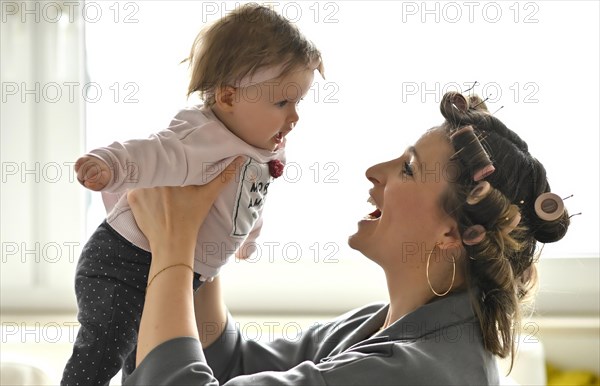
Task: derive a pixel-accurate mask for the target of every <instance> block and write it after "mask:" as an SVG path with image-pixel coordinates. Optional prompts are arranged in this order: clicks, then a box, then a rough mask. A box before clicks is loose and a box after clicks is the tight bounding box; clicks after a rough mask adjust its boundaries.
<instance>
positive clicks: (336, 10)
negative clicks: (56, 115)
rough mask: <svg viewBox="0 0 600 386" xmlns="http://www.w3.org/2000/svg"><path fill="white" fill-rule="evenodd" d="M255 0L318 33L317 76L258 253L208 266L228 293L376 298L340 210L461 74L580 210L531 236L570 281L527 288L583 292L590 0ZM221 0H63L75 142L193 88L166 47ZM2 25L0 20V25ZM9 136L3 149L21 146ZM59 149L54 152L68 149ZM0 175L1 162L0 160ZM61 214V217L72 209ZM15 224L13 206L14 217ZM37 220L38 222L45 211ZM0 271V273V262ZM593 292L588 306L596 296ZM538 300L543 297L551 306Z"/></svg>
mask: <svg viewBox="0 0 600 386" xmlns="http://www.w3.org/2000/svg"><path fill="white" fill-rule="evenodd" d="M270 4H271V5H272V6H273V7H274V8H275V10H276V11H278V12H280V13H281V14H283V15H284V16H285V17H287V18H288V19H290V20H292V21H293V22H295V23H296V24H297V25H298V27H299V28H300V29H301V31H302V32H303V33H305V34H306V35H307V36H308V37H309V38H310V39H311V40H313V41H314V42H315V43H316V45H317V46H318V47H319V49H320V50H321V52H322V53H323V56H324V62H325V67H326V79H322V78H320V77H319V76H318V75H317V76H316V77H315V83H314V85H313V87H312V89H311V91H310V92H309V94H308V95H307V97H306V98H305V99H304V101H303V102H302V103H301V121H300V123H299V124H298V126H297V128H296V129H295V130H294V132H293V133H292V134H291V135H290V136H289V137H288V138H289V142H288V147H287V149H288V152H287V155H288V160H289V164H288V166H287V167H286V171H285V174H284V176H283V177H282V178H281V179H279V180H277V181H276V183H275V184H273V186H272V190H271V192H270V193H271V194H269V203H268V205H267V206H266V208H265V226H264V228H263V232H262V236H261V239H260V240H259V246H260V248H259V251H258V254H257V255H256V256H255V257H254V258H252V259H251V261H250V262H232V263H231V264H229V265H228V266H227V267H225V268H224V272H226V273H227V275H228V277H229V280H228V281H230V283H231V286H228V288H229V287H231V288H230V292H229V293H228V295H229V296H230V297H231V302H232V303H231V304H233V305H234V306H236V307H238V308H239V309H242V308H244V304H246V305H247V306H246V308H247V309H254V310H256V309H257V308H258V309H260V308H264V309H269V307H272V309H282V308H283V309H288V310H298V309H304V308H311V309H312V310H314V311H315V312H319V311H331V310H332V309H336V310H337V309H343V308H347V307H350V306H352V305H358V304H360V303H363V302H366V301H370V300H375V299H380V298H384V297H385V296H386V288H382V285H381V283H382V280H383V277H381V273H380V271H379V269H378V268H377V267H375V266H374V265H373V264H371V263H370V262H367V261H366V259H365V258H364V257H362V256H361V255H360V254H359V253H357V252H355V251H352V250H350V249H349V248H348V246H347V245H346V239H347V237H348V235H350V234H352V233H353V232H354V231H355V230H356V222H357V221H358V220H359V219H360V218H362V217H363V216H364V215H365V214H366V213H368V212H369V211H370V206H369V205H368V204H367V203H366V202H365V201H366V198H367V195H368V189H369V188H370V184H369V183H368V181H367V180H366V178H365V177H364V171H365V170H366V168H367V167H368V166H370V165H372V164H374V163H377V162H380V161H383V160H387V159H390V158H392V157H396V156H397V155H398V154H399V153H401V152H402V151H403V150H404V148H405V147H406V146H408V145H410V144H412V143H413V142H414V141H415V140H416V139H417V138H418V136H419V134H420V133H422V131H423V130H424V129H427V128H429V127H432V126H434V125H436V124H439V123H440V122H441V121H442V116H441V114H440V113H439V101H440V99H441V96H442V95H443V93H444V92H446V91H450V90H456V89H460V90H465V89H468V88H469V87H471V86H472V84H473V82H475V81H477V82H478V84H477V86H476V87H475V91H476V92H477V93H478V94H480V95H482V96H484V97H489V100H488V106H489V107H490V109H491V110H492V111H495V110H497V111H496V112H495V114H496V115H498V116H499V117H500V118H501V119H502V120H503V121H504V122H505V123H506V124H507V126H508V127H510V128H512V129H514V130H515V131H517V132H518V133H519V134H520V135H521V136H522V137H523V139H525V140H526V141H527V142H528V143H529V145H530V151H531V153H532V154H534V155H535V156H536V157H537V158H538V159H540V161H541V162H542V163H543V164H544V165H545V166H546V168H547V170H548V171H549V177H550V183H551V186H552V190H553V191H554V192H556V193H558V194H560V195H561V196H563V197H566V196H568V195H571V194H573V195H574V196H573V198H570V199H569V200H568V201H567V202H566V204H567V207H568V209H569V211H570V212H571V213H576V212H583V215H581V216H577V217H574V218H573V223H572V228H571V229H570V232H569V234H568V235H567V236H566V237H565V239H564V240H563V241H562V242H560V243H557V244H555V245H552V244H549V245H546V246H545V248H544V254H543V259H544V260H548V261H550V260H551V259H553V258H554V259H556V260H554V262H552V263H548V264H549V265H552V266H555V265H557V264H558V265H560V267H561V268H552V269H551V270H557V271H552V272H557V273H559V272H561V270H563V269H570V270H571V272H572V273H573V274H569V275H567V276H568V278H566V281H567V282H568V283H571V284H570V287H568V288H567V287H565V288H567V289H565V288H561V289H558V290H557V289H556V288H555V287H554V285H555V283H549V284H548V286H549V287H546V285H545V284H544V282H543V285H542V290H543V291H544V290H545V289H546V288H548V291H563V292H564V291H567V292H569V291H571V292H574V293H577V292H578V291H580V290H581V291H587V292H586V293H588V294H589V293H591V294H592V295H591V296H595V299H597V294H598V285H597V276H596V277H595V278H594V276H593V275H594V271H593V269H594V267H596V271H595V272H596V273H597V264H598V256H599V245H598V242H597V235H598V233H599V231H600V229H599V218H598V213H599V212H600V211H599V208H598V197H599V184H598V175H599V170H598V169H599V164H600V162H599V161H600V160H599V157H598V143H599V135H598V127H599V120H598V114H597V106H598V105H599V93H598V87H597V85H598V83H599V78H598V68H599V62H598V47H599V46H600V44H599V42H598V36H599V35H600V34H599V27H598V7H599V6H598V4H597V3H595V2H577V3H573V2H569V3H568V4H567V2H562V1H558V2H541V1H538V2H410V1H409V2H387V1H382V2H375V1H369V2H366V1H356V2H354V1H353V2H343V1H342V2H340V1H338V2H333V1H332V2H316V1H315V2H270ZM236 5H239V2H199V1H198V2H191V1H170V2H168V4H167V2H165V1H130V2H87V3H86V4H85V5H84V4H81V3H80V7H79V11H77V12H76V13H77V15H81V18H82V19H83V20H84V21H85V31H86V32H85V48H86V50H85V53H86V56H85V58H86V68H87V69H88V72H89V79H86V80H85V81H84V82H85V86H87V88H86V92H85V94H84V95H83V96H82V98H80V100H84V101H85V102H86V117H85V118H86V120H85V123H86V131H85V135H86V144H85V148H86V149H90V148H95V147H99V146H104V145H106V144H108V143H111V142H112V141H115V140H120V141H123V140H126V139H128V138H139V137H146V136H148V135H149V134H150V133H152V132H155V131H158V130H161V129H163V128H164V127H165V126H166V125H168V124H169V121H170V119H171V117H172V116H173V115H174V114H175V113H176V112H177V110H178V109H180V108H181V107H183V106H186V105H188V104H192V103H198V101H197V100H195V99H194V98H191V99H190V100H186V98H185V92H186V86H187V66H186V65H184V64H179V62H180V61H181V60H182V59H184V58H185V57H186V56H187V55H188V53H189V48H190V47H191V44H192V42H193V39H194V38H195V36H196V34H197V32H198V31H199V29H200V28H201V27H202V26H203V25H205V24H206V23H207V22H210V21H212V20H215V19H216V18H219V17H220V16H222V15H224V14H226V13H227V12H229V11H231V10H232V9H233V8H234V7H235V6H236ZM42 8H43V7H42ZM5 14H7V13H6V12H5ZM9 24H10V23H9ZM17 24H19V23H18V22H17ZM21 24H23V23H21ZM42 24H43V23H42ZM7 25H8V24H7V23H4V22H3V24H2V28H8V27H7ZM24 25H25V26H29V24H28V23H24ZM19 26H20V28H21V27H23V26H22V25H20V24H19ZM11 28H12V27H11ZM23 28H25V27H23ZM6 35H7V34H6V33H4V30H3V34H2V36H3V39H10V38H6V37H5V36H6ZM9 36H11V35H9ZM77 36H82V35H81V34H79V35H77ZM573 42H578V44H573ZM582 44H583V45H585V47H586V48H585V49H581V46H582ZM5 49H6V45H5V44H4V41H3V45H2V50H3V52H2V57H3V69H2V71H3V82H5V80H4V79H7V81H8V80H10V78H8V77H7V78H5V72H6V70H5V66H4V61H5V60H6V59H5V58H6V57H7V56H6V55H5V54H4V50H5ZM44 54H45V53H44ZM40 55H41V54H40ZM82 57H83V55H82V54H81V55H74V56H71V57H69V58H68V59H65V60H74V61H77V60H80V58H82ZM22 61H23V63H25V62H27V58H26V57H23V58H22ZM27 63H30V62H27ZM15 67H18V66H15ZM36 68H37V67H36ZM48 71H51V70H48ZM53 74H54V73H53ZM70 74H71V73H70ZM50 76H51V77H52V76H55V77H57V76H58V75H50ZM15 79H18V81H17V82H19V81H21V79H22V78H18V77H17V78H15ZM3 85H4V83H3ZM4 96H5V93H4V89H3V98H4ZM6 97H7V98H11V97H12V96H10V95H8V94H7V95H6ZM8 103H9V104H4V101H3V114H2V117H3V118H2V119H3V121H2V127H3V129H2V135H3V138H2V139H3V141H2V146H3V148H2V154H3V155H2V157H3V165H5V159H6V160H9V161H10V157H9V156H7V158H5V155H6V154H5V146H6V147H7V148H8V147H9V146H8V145H7V141H6V140H5V137H4V136H5V135H7V136H8V135H9V134H8V133H7V132H6V130H5V127H9V124H7V123H6V122H11V121H5V120H9V119H15V120H16V119H18V116H21V115H22V114H21V113H19V114H18V115H17V112H16V111H17V110H14V109H12V108H10V106H13V105H11V104H10V103H13V104H18V103H17V102H10V101H9V102H8ZM38 106H39V105H38ZM501 106H503V108H501ZM5 107H6V109H5ZM5 111H7V112H8V114H5ZM6 116H8V117H6ZM31 127H34V125H33V123H32V124H31ZM9 129H10V127H9ZM61 130H62V129H61ZM59 132H60V131H59ZM31 133H32V134H31V136H30V137H28V138H25V142H23V143H27V144H30V145H29V146H31V144H32V143H37V142H35V141H36V140H37V139H34V137H35V135H34V134H35V133H37V131H31ZM45 133H49V132H48V131H45ZM19 135H21V134H19ZM18 149H20V147H15V148H14V149H12V150H13V151H16V152H19V153H22V152H21V151H19V150H18ZM71 150H72V149H71ZM77 150H79V151H80V152H81V150H82V149H77ZM74 153H77V152H76V151H75V152H74ZM74 153H71V155H69V157H66V156H65V154H66V153H61V154H60V155H57V156H56V157H57V159H60V160H61V162H67V161H72V160H74V159H75V158H76V156H77V155H76V154H74ZM4 176H7V178H8V176H9V175H8V174H6V173H5V171H4V169H3V178H4ZM73 185H76V184H73V183H70V185H64V189H72V188H73ZM67 186H68V187H67ZM77 188H78V189H79V194H80V195H81V196H82V197H86V199H85V201H86V202H88V200H90V202H91V204H90V205H89V206H88V207H87V224H88V225H87V231H86V235H89V234H90V233H91V231H92V230H93V228H95V227H96V226H97V224H98V223H99V222H100V221H101V220H102V218H103V217H104V212H103V207H102V204H101V202H100V199H99V195H98V194H90V193H89V192H85V193H84V192H82V191H81V188H79V187H77ZM3 190H4V181H3ZM15 194H18V193H15ZM32 194H34V193H32ZM36 194H37V193H36ZM12 197H13V196H10V195H5V194H4V192H3V198H2V200H3V217H2V219H3V220H2V221H3V224H2V225H3V235H2V237H3V240H11V237H16V236H12V235H6V234H5V232H4V230H5V229H7V227H9V226H10V224H9V223H8V221H7V220H5V219H6V218H7V216H6V212H4V209H5V208H4V206H5V202H6V206H7V207H8V206H12V205H13V204H12V201H13V200H10V198H12ZM34 197H37V196H35V194H34ZM9 200H10V201H9ZM40 200H44V201H40V204H37V205H38V207H45V206H46V203H47V202H46V201H45V199H40ZM9 203H10V205H9ZM15 210H16V209H15ZM33 212H35V211H33ZM15 216H16V214H15ZM49 216H51V217H50V218H57V215H55V214H51V215H49ZM17 217H18V216H17ZM65 217H67V216H62V220H63V221H71V220H72V221H76V220H74V219H68V218H67V219H65ZM69 217H70V216H69ZM11 218H12V216H11ZM32 221H33V220H32ZM73 224H74V223H73ZM29 225H31V222H28V221H26V220H23V225H22V226H24V227H26V226H29ZM44 226H46V227H50V228H51V227H52V222H51V221H50V222H48V223H45V224H44ZM24 229H32V228H24ZM69 234H70V235H73V234H77V233H76V231H71V232H70V233H69ZM5 236H7V238H5ZM31 237H33V238H35V237H36V236H31ZM50 240H52V239H50ZM81 240H85V237H82V238H81ZM81 242H83V241H81ZM3 243H4V241H3ZM3 245H8V244H3ZM3 256H4V250H3ZM567 258H568V259H572V260H565V259H567ZM564 261H566V262H564ZM569 261H571V262H573V263H574V264H573V266H572V267H571V266H570V263H569ZM557 262H558V263H557ZM3 263H4V262H3ZM561 264H562V265H561ZM587 264H590V265H587ZM7 267H8V266H7ZM581 267H584V268H583V269H582V270H581V274H587V275H592V276H591V278H590V281H591V282H592V283H595V284H593V285H595V287H593V288H587V287H586V288H583V287H581V285H580V284H579V283H580V282H581V281H580V279H575V277H577V276H575V274H574V271H573V270H575V269H579V268H581ZM585 267H587V268H585ZM3 268H4V267H3ZM61 269H62V271H61V272H60V273H57V275H58V276H59V277H60V278H61V279H60V280H62V281H63V282H67V281H69V283H70V280H71V279H70V278H71V277H72V276H69V275H71V274H72V268H70V267H66V266H65V267H63V268H61ZM548 269H550V268H548ZM6 271H7V270H6V269H3V272H2V275H3V276H2V280H3V287H4V282H5V277H9V274H8V273H5V272H6ZM35 272H38V271H35ZM35 275H38V276H39V275H40V274H39V273H36V274H35ZM42 276H44V275H42ZM548 277H553V276H552V275H549V276H548ZM7 280H10V279H7ZM235 283H240V284H239V285H237V284H235ZM242 289H243V290H242ZM3 292H5V291H3ZM274 292H277V293H278V294H280V295H281V296H280V297H279V298H278V299H276V300H275V301H272V302H271V301H269V305H265V304H264V303H266V302H265V301H264V300H263V299H265V298H266V297H267V296H271V295H272V294H273V293H274ZM323 293H327V294H331V295H330V296H322V295H321V294H323ZM242 294H243V295H242ZM594 294H595V295H594ZM242 296H243V299H242ZM542 296H543V293H542ZM254 299H256V300H257V301H256V302H255V303H252V301H253V300H254ZM563 300H564V299H563ZM3 302H4V298H3ZM541 303H543V302H541ZM589 303H593V302H589ZM597 303H598V302H597V301H596V305H593V304H592V305H590V306H589V307H592V308H594V307H595V308H594V309H595V310H597V307H598V306H597ZM557 304H560V303H557ZM553 307H554V306H547V309H553V310H554V309H559V310H560V308H556V307H555V308H553ZM584 307H587V306H584Z"/></svg>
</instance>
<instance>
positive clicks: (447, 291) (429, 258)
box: [425, 244, 456, 297]
mask: <svg viewBox="0 0 600 386" xmlns="http://www.w3.org/2000/svg"><path fill="white" fill-rule="evenodd" d="M436 246H437V244H436ZM434 250H435V247H433V249H432V250H431V252H429V256H427V268H426V270H425V275H426V276H427V284H429V289H430V290H431V292H433V293H434V295H435V296H440V297H442V296H446V295H447V294H448V293H449V292H450V290H451V289H452V286H453V285H454V278H455V276H456V260H455V259H454V256H452V283H450V287H449V288H448V289H447V290H446V292H444V293H438V292H436V291H435V290H434V289H433V286H432V285H431V281H430V280H429V260H431V254H432V253H433V251H434Z"/></svg>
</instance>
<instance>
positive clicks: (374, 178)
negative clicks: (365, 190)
mask: <svg viewBox="0 0 600 386" xmlns="http://www.w3.org/2000/svg"><path fill="white" fill-rule="evenodd" d="M382 165H383V164H377V165H373V166H371V167H370V168H368V169H367V171H366V172H365V176H366V177H367V180H369V181H371V182H372V183H373V185H378V184H381V183H382V182H383V177H382V176H383V174H382V173H381V169H382V168H381V166H382Z"/></svg>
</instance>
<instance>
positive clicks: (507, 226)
mask: <svg viewBox="0 0 600 386" xmlns="http://www.w3.org/2000/svg"><path fill="white" fill-rule="evenodd" d="M440 110H441V112H442V115H443V116H444V118H446V121H445V122H444V123H443V124H442V126H441V129H442V130H444V132H445V133H446V134H447V135H448V136H449V137H451V138H450V141H451V143H452V145H453V146H454V150H455V151H456V152H457V154H456V156H454V157H452V159H451V161H450V162H451V164H452V168H453V170H456V171H457V172H456V173H455V175H454V176H453V178H452V181H451V183H450V188H449V189H448V190H447V191H446V192H445V194H444V197H443V207H444V210H445V211H446V212H447V213H449V214H451V215H452V216H453V217H454V218H455V219H456V221H457V223H458V226H459V231H460V234H461V235H463V244H465V231H467V230H468V229H473V228H470V227H472V226H473V225H483V226H484V228H485V237H483V239H482V240H481V242H479V243H475V244H474V245H466V244H465V245H464V247H465V250H466V253H467V259H466V280H467V285H468V288H469V291H470V293H471V299H472V304H473V308H474V310H475V313H476V314H477V316H478V318H479V322H480V325H481V329H482V331H483V338H484V344H485V347H486V349H487V350H488V351H490V352H492V353H493V354H495V355H498V356H500V357H502V358H504V357H506V356H508V355H509V354H510V355H511V357H512V358H511V359H512V360H514V353H515V344H514V340H513V339H514V337H513V334H514V331H513V328H514V327H515V326H518V325H519V323H520V317H521V308H522V306H524V305H525V304H526V303H527V302H526V300H527V299H528V298H529V297H530V296H527V295H531V294H532V292H534V291H532V290H533V289H535V288H536V286H537V275H536V267H535V265H534V264H533V263H534V259H535V258H534V255H535V248H536V241H539V242H541V243H551V242H554V241H558V240H560V239H561V238H562V237H563V236H564V235H565V233H566V232H567V229H568V227H569V215H568V213H567V211H566V210H565V211H564V213H563V214H562V215H561V216H560V217H559V218H558V219H556V220H554V221H545V220H543V219H541V218H540V217H538V215H537V214H536V211H535V201H536V199H537V198H538V197H539V196H540V195H541V194H542V193H546V192H550V185H549V184H548V180H547V178H546V170H545V169H544V166H543V165H542V164H541V163H540V162H539V161H538V160H537V159H535V158H534V157H533V156H531V154H529V150H528V147H527V144H526V143H525V142H524V141H523V140H522V139H521V138H520V137H519V136H518V135H517V134H516V133H514V132H513V131H511V130H510V129H508V128H507V127H506V126H505V125H504V124H503V123H502V122H500V120H499V119H497V118H496V117H494V116H492V115H491V114H490V113H489V112H488V110H487V106H486V105H485V103H484V101H482V100H481V98H479V97H478V96H476V95H473V96H469V97H465V96H463V95H462V94H459V93H456V92H449V93H446V94H445V95H444V97H443V98H442V102H441V105H440ZM469 126H470V128H469ZM465 128H467V130H465ZM471 128H472V130H471ZM461 129H462V130H461ZM459 130H460V131H461V132H460V133H458V132H459ZM463 133H466V134H465V135H463ZM455 134H459V135H455ZM468 135H471V136H472V138H474V139H473V140H471V141H467V142H465V136H468ZM468 147H472V149H468ZM482 152H484V154H481V153H482ZM485 159H487V160H488V162H491V163H492V165H493V167H492V170H493V172H491V174H488V175H484V176H483V177H481V178H484V180H485V181H487V182H488V183H489V184H490V185H491V189H490V192H489V194H487V195H486V196H485V199H483V200H481V201H478V202H477V204H476V205H473V200H470V201H471V203H468V202H467V198H468V197H469V194H470V193H471V192H472V191H473V189H474V188H475V187H476V186H477V184H478V183H479V182H478V181H475V179H476V178H475V179H474V174H475V173H476V172H477V170H481V168H482V167H483V166H482V165H483V164H484V163H485ZM519 215H520V216H521V218H520V221H519V219H518V216H519ZM515 219H516V220H515ZM513 220H515V221H513ZM516 221H519V222H518V224H517V225H516V227H514V228H513V226H514V225H515V224H514V222H516ZM467 233H468V232H467ZM467 244H471V243H467ZM511 367H512V366H511Z"/></svg>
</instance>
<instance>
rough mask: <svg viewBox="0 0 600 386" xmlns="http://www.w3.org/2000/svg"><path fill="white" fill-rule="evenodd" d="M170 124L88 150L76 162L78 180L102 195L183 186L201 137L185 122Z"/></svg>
mask: <svg viewBox="0 0 600 386" xmlns="http://www.w3.org/2000/svg"><path fill="white" fill-rule="evenodd" d="M174 122H175V123H177V124H176V125H174V126H171V127H170V128H169V129H166V130H163V131H161V132H159V133H156V134H152V135H151V136H150V137H149V138H147V139H134V140H129V141H126V142H122V143H121V142H114V143H113V144H111V145H109V146H107V147H102V148H98V149H94V150H92V151H91V152H90V153H89V154H86V155H85V156H83V157H81V158H80V159H79V160H78V162H80V163H81V166H80V167H79V168H78V167H77V166H76V171H77V177H78V179H79V180H80V182H81V183H82V184H83V185H84V186H86V187H88V188H90V189H92V190H103V191H106V192H121V191H124V190H126V189H132V188H150V187H155V186H180V185H184V184H185V182H186V180H187V176H188V172H189V166H190V165H189V164H190V161H191V159H190V156H191V154H194V153H196V152H195V151H194V148H195V147H196V146H198V142H199V141H200V140H202V138H200V137H198V135H196V133H195V129H196V128H194V127H191V125H190V124H189V123H188V122H183V121H178V122H177V121H174ZM172 129H176V130H172ZM192 158H198V156H197V155H196V156H195V157H192ZM196 165H197V163H196ZM196 165H194V166H196ZM80 175H81V176H80ZM96 179H97V181H96ZM88 180H89V182H88ZM205 182H207V181H205Z"/></svg>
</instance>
